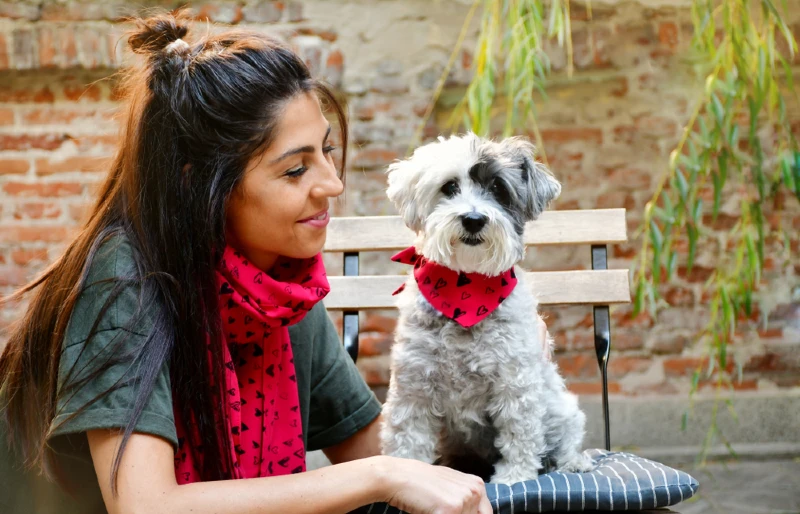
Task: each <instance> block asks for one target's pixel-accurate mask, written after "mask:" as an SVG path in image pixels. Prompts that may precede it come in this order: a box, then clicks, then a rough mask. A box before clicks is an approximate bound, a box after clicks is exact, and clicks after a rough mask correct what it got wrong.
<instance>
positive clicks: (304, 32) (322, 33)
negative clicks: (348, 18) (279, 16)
mask: <svg viewBox="0 0 800 514" xmlns="http://www.w3.org/2000/svg"><path fill="white" fill-rule="evenodd" d="M296 33H297V34H299V35H301V36H317V37H318V38H320V39H323V40H325V41H330V42H333V41H336V40H337V39H338V38H339V35H338V34H336V32H332V31H330V30H320V29H315V28H310V27H300V28H298V29H296Z"/></svg>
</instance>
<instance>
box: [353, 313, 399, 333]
mask: <svg viewBox="0 0 800 514" xmlns="http://www.w3.org/2000/svg"><path fill="white" fill-rule="evenodd" d="M396 325H397V319H396V318H392V317H389V316H381V315H380V314H367V315H366V316H364V321H363V323H362V324H361V327H360V329H361V331H362V332H383V333H385V334H391V333H393V332H394V329H395V326H396Z"/></svg>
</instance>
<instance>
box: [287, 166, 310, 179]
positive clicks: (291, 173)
mask: <svg viewBox="0 0 800 514" xmlns="http://www.w3.org/2000/svg"><path fill="white" fill-rule="evenodd" d="M306 171H308V167H307V166H300V167H299V168H294V169H291V170H289V171H287V172H286V173H285V175H286V176H287V177H299V176H300V175H302V174H303V173H305V172H306Z"/></svg>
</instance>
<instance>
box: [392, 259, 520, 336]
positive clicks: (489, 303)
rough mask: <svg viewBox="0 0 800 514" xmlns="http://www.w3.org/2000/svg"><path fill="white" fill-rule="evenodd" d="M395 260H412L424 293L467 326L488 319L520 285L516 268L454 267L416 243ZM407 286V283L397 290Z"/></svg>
mask: <svg viewBox="0 0 800 514" xmlns="http://www.w3.org/2000/svg"><path fill="white" fill-rule="evenodd" d="M392 260H393V261H395V262H399V263H402V264H412V265H413V266H414V279H415V281H416V282H417V287H419V291H420V293H422V295H423V296H424V297H425V299H426V300H428V302H429V303H430V304H431V305H432V306H433V307H434V308H436V310H438V311H439V312H441V313H442V315H443V316H445V317H447V318H449V319H452V320H453V321H455V322H456V323H458V324H459V325H461V326H463V327H465V328H469V327H471V326H473V325H476V324H478V323H480V322H481V321H482V320H483V319H485V318H486V317H487V316H488V315H489V314H491V313H492V312H493V311H494V310H495V309H497V307H498V306H499V305H500V304H501V303H503V300H505V299H506V298H508V295H510V294H511V291H513V290H514V287H516V285H517V276H516V274H515V273H514V268H511V269H509V270H508V271H506V272H504V273H501V274H500V275H497V276H494V277H489V276H487V275H482V274H480V273H464V272H458V271H453V270H451V269H450V268H447V267H445V266H442V265H441V264H438V263H435V262H433V261H430V260H428V259H426V258H425V257H423V256H422V255H420V254H418V253H417V251H416V249H415V248H414V247H413V246H412V247H410V248H406V249H405V250H403V251H401V252H399V253H398V254H396V255H395V256H393V257H392ZM403 289H405V284H403V285H402V286H400V288H398V289H397V290H396V291H395V292H394V294H398V293H399V292H400V291H402V290H403Z"/></svg>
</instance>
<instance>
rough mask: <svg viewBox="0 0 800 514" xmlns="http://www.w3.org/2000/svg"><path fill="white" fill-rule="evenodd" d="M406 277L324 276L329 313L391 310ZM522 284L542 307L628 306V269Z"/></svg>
mask: <svg viewBox="0 0 800 514" xmlns="http://www.w3.org/2000/svg"><path fill="white" fill-rule="evenodd" d="M406 278H407V276H406V275H381V276H361V277H341V276H336V277H328V280H329V282H330V284H331V292H330V293H329V294H328V296H327V297H325V307H327V308H328V309H330V310H362V309H394V308H395V300H396V298H395V297H393V296H392V292H394V291H395V290H396V289H397V288H398V287H400V285H401V284H403V282H405V280H406ZM525 280H526V283H527V284H529V285H530V287H531V288H532V289H533V290H534V291H535V292H536V294H537V296H538V297H539V303H540V304H542V305H555V304H572V305H601V304H616V303H630V301H631V294H630V286H629V284H628V270H596V271H593V270H579V271H541V272H533V273H525Z"/></svg>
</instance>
